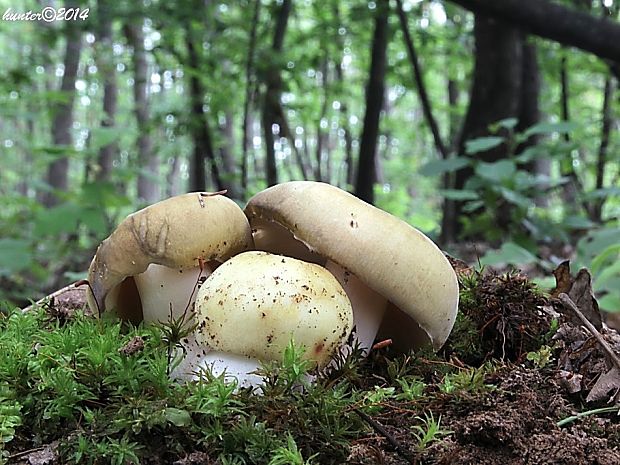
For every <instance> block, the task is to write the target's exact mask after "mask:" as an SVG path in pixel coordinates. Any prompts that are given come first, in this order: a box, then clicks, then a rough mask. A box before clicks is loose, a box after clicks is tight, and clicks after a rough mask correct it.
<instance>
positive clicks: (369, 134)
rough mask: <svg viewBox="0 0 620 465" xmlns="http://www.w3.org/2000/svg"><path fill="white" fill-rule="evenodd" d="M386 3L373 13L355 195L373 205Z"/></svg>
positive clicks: (381, 91) (386, 21) (383, 84)
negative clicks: (370, 49)
mask: <svg viewBox="0 0 620 465" xmlns="http://www.w3.org/2000/svg"><path fill="white" fill-rule="evenodd" d="M388 9H389V3H388V0H379V1H378V2H377V9H376V13H375V30H374V35H373V40H372V52H371V53H372V55H371V61H370V72H369V77H368V84H367V87H366V113H365V115H364V128H363V130H362V136H361V142H360V151H359V161H358V167H357V179H356V185H355V195H356V196H358V197H359V198H360V199H362V200H364V201H366V202H368V203H373V202H374V192H373V188H374V183H375V179H376V173H375V156H376V153H377V138H378V135H379V119H380V116H381V109H382V108H383V99H384V93H385V92H384V91H385V69H386V52H387V44H388V28H389V26H388Z"/></svg>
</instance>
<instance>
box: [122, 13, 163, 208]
mask: <svg viewBox="0 0 620 465" xmlns="http://www.w3.org/2000/svg"><path fill="white" fill-rule="evenodd" d="M142 23H143V19H142V18H138V19H137V20H136V21H135V22H134V23H131V24H128V25H127V26H126V27H125V35H126V37H127V40H128V42H129V44H130V45H131V47H132V48H133V56H132V62H133V68H134V85H133V98H134V113H135V115H136V122H137V124H138V141H137V146H138V167H139V169H140V173H139V174H138V198H139V199H140V200H141V201H143V202H147V203H153V202H156V201H158V200H159V198H160V192H159V185H158V183H157V181H155V179H158V176H159V163H160V162H159V157H157V154H156V153H155V152H154V151H153V142H152V139H151V121H150V109H149V94H148V83H149V69H148V62H147V52H146V49H145V48H144V31H143V29H142V27H143V24H142Z"/></svg>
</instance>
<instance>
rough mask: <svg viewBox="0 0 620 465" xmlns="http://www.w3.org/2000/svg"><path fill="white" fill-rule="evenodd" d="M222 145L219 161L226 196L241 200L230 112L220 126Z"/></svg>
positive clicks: (227, 112)
mask: <svg viewBox="0 0 620 465" xmlns="http://www.w3.org/2000/svg"><path fill="white" fill-rule="evenodd" d="M220 131H221V133H222V136H223V137H222V139H223V143H222V145H221V146H220V150H219V152H220V159H221V160H222V168H223V171H224V173H223V176H222V177H223V180H222V182H223V184H224V186H225V188H226V190H227V191H228V196H229V197H231V198H233V199H239V200H241V199H242V197H241V194H240V193H239V189H237V184H236V179H237V166H236V164H235V156H234V150H235V134H234V130H233V114H232V111H230V110H228V111H226V113H225V115H224V123H223V124H222V125H221V126H220Z"/></svg>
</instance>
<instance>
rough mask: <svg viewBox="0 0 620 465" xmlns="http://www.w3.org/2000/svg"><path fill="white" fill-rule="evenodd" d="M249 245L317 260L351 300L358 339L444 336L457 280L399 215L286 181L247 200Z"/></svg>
mask: <svg viewBox="0 0 620 465" xmlns="http://www.w3.org/2000/svg"><path fill="white" fill-rule="evenodd" d="M245 213H246V215H247V216H248V219H249V221H250V226H251V227H252V233H253V236H254V243H255V247H256V249H258V250H264V251H267V252H271V253H280V254H284V255H289V256H291V257H295V258H299V259H301V260H305V261H308V262H312V263H317V264H320V265H323V266H325V267H326V268H327V269H328V270H330V271H331V272H332V273H333V274H334V276H335V277H336V278H337V279H338V281H339V282H340V283H341V285H342V287H343V288H344V289H345V291H346V292H347V295H348V296H349V299H350V300H351V303H352V306H353V313H354V326H355V331H356V336H357V338H358V341H359V344H360V346H361V347H362V348H363V349H365V350H366V351H368V350H369V349H370V347H372V344H373V341H374V339H375V337H376V334H377V331H378V330H379V335H380V336H381V337H384V338H390V339H392V341H393V346H394V347H395V348H396V349H398V350H401V351H407V350H410V349H416V348H418V347H421V346H424V345H428V344H430V345H432V346H433V347H434V348H435V349H438V348H439V347H441V346H442V345H443V343H444V342H445V340H446V339H447V337H448V335H449V334H450V331H451V329H452V326H453V325H454V320H455V318H456V312H457V306H458V297H459V293H458V283H457V278H456V274H455V272H454V270H453V269H452V267H451V266H450V263H449V262H448V260H447V259H446V257H445V256H444V254H443V253H442V252H441V250H440V249H439V248H438V247H437V246H436V245H435V244H434V243H433V242H432V241H431V240H430V239H429V238H427V237H426V236H425V235H424V234H422V233H421V232H420V231H418V230H417V229H415V228H413V227H412V226H410V225H409V224H407V223H405V222H404V221H402V220H400V219H398V218H396V217H394V216H392V215H390V214H388V213H386V212H385V211H382V210H380V209H378V208H376V207H374V206H372V205H369V204H367V203H366V202H363V201H362V200H360V199H358V198H356V197H354V196H353V195H351V194H349V193H347V192H345V191H343V190H341V189H338V188H337V187H334V186H331V185H329V184H324V183H319V182H312V181H293V182H287V183H282V184H278V185H275V186H272V187H270V188H268V189H266V190H264V191H262V192H259V193H258V194H256V195H255V196H254V197H252V198H251V199H250V201H249V202H248V204H247V206H246V208H245Z"/></svg>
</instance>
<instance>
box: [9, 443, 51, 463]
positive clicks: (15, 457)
mask: <svg viewBox="0 0 620 465" xmlns="http://www.w3.org/2000/svg"><path fill="white" fill-rule="evenodd" d="M45 447H46V446H40V447H35V448H34V449H28V450H23V451H21V452H16V453H15V454H13V455H9V460H15V459H18V458H20V457H23V456H24V455H29V454H33V453H35V452H40V451H42V450H43V449H45Z"/></svg>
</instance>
